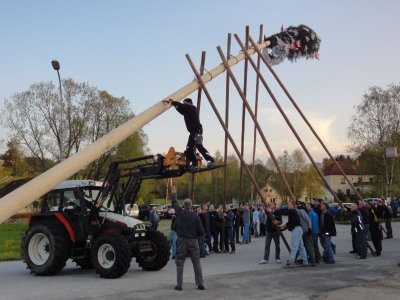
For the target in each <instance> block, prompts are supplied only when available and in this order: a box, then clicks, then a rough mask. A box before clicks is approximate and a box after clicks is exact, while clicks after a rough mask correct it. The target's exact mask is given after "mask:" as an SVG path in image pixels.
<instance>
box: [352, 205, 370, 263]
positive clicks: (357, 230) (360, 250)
mask: <svg viewBox="0 0 400 300" xmlns="http://www.w3.org/2000/svg"><path fill="white" fill-rule="evenodd" d="M349 216H350V222H351V234H352V236H353V237H354V244H355V250H356V251H357V256H356V258H358V259H365V258H367V239H366V236H365V232H364V224H363V222H362V216H361V213H360V212H359V210H358V205H357V203H353V204H352V205H351V208H350V215H349Z"/></svg>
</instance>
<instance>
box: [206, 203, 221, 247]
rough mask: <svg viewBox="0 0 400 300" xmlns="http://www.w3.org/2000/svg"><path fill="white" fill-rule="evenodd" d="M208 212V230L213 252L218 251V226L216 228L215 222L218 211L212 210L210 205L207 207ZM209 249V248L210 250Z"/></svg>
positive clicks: (212, 206) (212, 207) (216, 221)
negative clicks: (211, 239)
mask: <svg viewBox="0 0 400 300" xmlns="http://www.w3.org/2000/svg"><path fill="white" fill-rule="evenodd" d="M208 213H209V215H210V231H211V235H212V238H213V247H212V250H213V251H214V252H215V253H219V252H220V251H219V243H218V228H217V223H218V218H219V217H218V212H217V211H216V210H214V205H212V204H211V205H210V207H209V208H208ZM210 251H211V250H210Z"/></svg>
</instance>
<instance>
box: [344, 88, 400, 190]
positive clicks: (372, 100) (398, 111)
mask: <svg viewBox="0 0 400 300" xmlns="http://www.w3.org/2000/svg"><path fill="white" fill-rule="evenodd" d="M355 109H356V113H355V115H354V116H353V118H352V121H351V124H350V126H349V128H348V137H349V138H350V140H351V146H349V150H351V151H352V152H355V153H357V154H361V153H362V152H363V151H366V150H369V151H375V152H377V153H380V155H381V157H382V166H383V168H384V170H385V171H384V172H385V174H384V177H385V182H386V196H388V190H390V185H391V183H390V182H391V181H392V180H389V178H393V167H391V168H390V167H389V166H388V162H389V161H388V159H387V158H386V155H385V149H386V148H387V147H393V146H397V145H396V140H397V138H396V137H398V136H399V135H400V86H399V85H390V86H389V87H388V88H387V89H386V90H384V89H382V88H380V87H377V86H373V87H371V88H370V89H369V92H368V93H367V94H365V95H364V96H363V99H362V102H361V103H360V104H359V105H357V106H355ZM392 162H394V160H392Z"/></svg>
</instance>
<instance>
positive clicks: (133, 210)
mask: <svg viewBox="0 0 400 300" xmlns="http://www.w3.org/2000/svg"><path fill="white" fill-rule="evenodd" d="M125 211H126V215H127V216H130V217H134V218H137V217H139V206H138V205H137V204H136V203H134V204H133V205H132V207H131V205H130V204H127V205H125Z"/></svg>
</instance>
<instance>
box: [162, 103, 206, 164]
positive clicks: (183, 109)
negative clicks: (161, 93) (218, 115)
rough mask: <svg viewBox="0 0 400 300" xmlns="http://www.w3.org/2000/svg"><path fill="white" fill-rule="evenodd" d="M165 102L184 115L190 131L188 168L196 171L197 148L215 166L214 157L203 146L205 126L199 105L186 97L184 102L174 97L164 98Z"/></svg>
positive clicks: (187, 153) (187, 152) (187, 154)
mask: <svg viewBox="0 0 400 300" xmlns="http://www.w3.org/2000/svg"><path fill="white" fill-rule="evenodd" d="M163 102H164V103H166V104H170V105H172V106H173V107H175V108H176V110H177V111H178V112H179V113H180V114H181V115H183V117H184V120H185V124H186V128H187V130H188V131H189V133H190V134H189V139H188V142H187V144H186V156H187V159H186V163H187V165H188V170H189V171H196V169H197V161H196V151H195V149H196V148H197V150H199V151H200V153H201V155H203V157H204V159H205V160H206V161H207V166H208V167H212V166H214V158H213V157H212V156H211V155H210V153H209V152H208V151H207V149H206V148H204V146H203V136H202V134H203V126H202V125H201V123H200V119H199V111H198V110H197V107H196V106H194V105H193V102H192V99H190V98H186V99H184V100H183V103H180V102H178V101H174V100H172V99H168V100H163Z"/></svg>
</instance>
